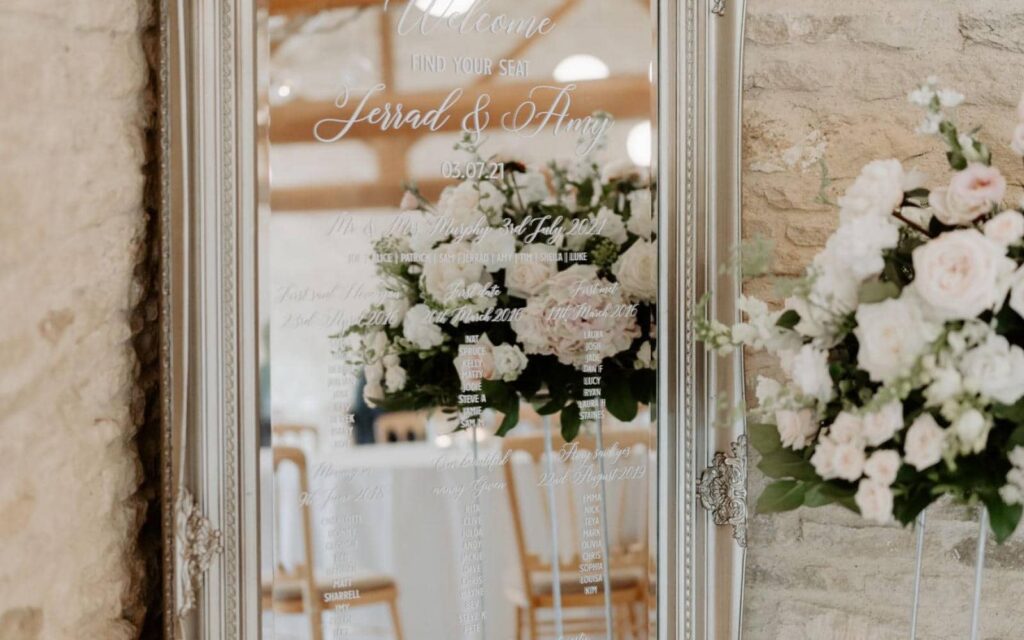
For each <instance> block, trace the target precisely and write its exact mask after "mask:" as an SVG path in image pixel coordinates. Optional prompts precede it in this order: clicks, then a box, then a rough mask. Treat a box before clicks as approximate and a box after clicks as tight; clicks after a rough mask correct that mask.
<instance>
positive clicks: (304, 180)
mask: <svg viewBox="0 0 1024 640" xmlns="http://www.w3.org/2000/svg"><path fill="white" fill-rule="evenodd" d="M268 20H269V21H268V25H267V30H266V34H267V42H266V47H267V48H268V51H269V64H268V67H267V75H266V78H267V81H268V83H269V84H268V86H267V87H266V90H267V91H266V93H267V95H268V96H269V101H270V128H269V139H270V147H269V178H270V182H269V188H270V191H269V193H270V206H269V209H268V218H269V219H268V220H266V221H265V222H264V223H263V224H264V228H263V229H262V236H261V240H262V244H261V254H262V255H263V256H265V257H266V260H267V265H266V268H265V270H264V272H263V273H264V277H263V278H262V279H261V280H260V283H259V292H260V297H261V300H262V302H263V305H264V311H265V315H264V317H265V319H266V321H265V324H264V325H263V326H262V327H261V332H262V334H263V335H264V336H265V337H264V349H265V351H264V354H263V356H264V359H263V365H262V369H261V375H262V376H263V380H262V384H263V389H264V395H263V401H264V407H265V409H264V411H265V412H264V413H263V414H262V415H261V421H262V425H263V430H264V432H263V434H262V436H261V453H260V455H261V476H262V480H261V489H262V504H261V506H262V513H263V518H262V525H261V531H260V533H261V537H262V539H263V540H264V541H266V542H265V544H264V545H263V554H264V564H263V571H264V580H263V585H264V586H263V589H264V593H263V602H264V606H265V619H266V620H267V621H268V622H267V626H266V627H265V630H264V635H265V636H267V637H275V638H308V639H310V640H323V639H326V638H337V639H340V638H373V637H379V638H395V639H402V638H453V639H454V638H467V639H468V638H474V639H477V638H494V639H509V640H511V639H518V638H528V637H529V638H538V639H539V638H543V637H551V638H554V637H560V638H561V637H588V638H623V639H624V638H637V639H639V638H650V637H654V629H655V623H656V616H657V607H656V597H657V575H656V573H657V572H656V565H655V557H656V556H655V552H656V537H655V535H656V532H657V508H656V502H655V501H656V496H657V494H656V492H657V486H656V478H657V474H656V469H657V464H658V453H657V452H658V445H657V438H656V416H655V411H656V390H657V325H658V323H657V302H658V300H657V295H658V245H657V241H658V228H657V227H658V223H657V202H656V198H657V195H656V194H657V183H656V180H655V179H652V167H653V166H656V165H655V163H654V159H655V158H656V156H657V147H656V141H657V136H656V130H655V129H654V126H652V125H653V123H656V121H657V117H656V114H657V112H656V106H657V93H656V84H655V83H654V82H653V77H654V76H653V74H654V68H655V62H656V45H657V40H656V31H655V28H656V22H655V16H654V15H653V14H652V12H651V7H650V6H649V4H648V3H647V2H646V1H645V2H636V1H633V2H622V1H620V0H609V1H601V0H589V1H586V2H580V1H578V0H553V1H552V0H536V1H532V2H513V1H510V0H494V1H491V2H486V1H484V0H477V1H476V2H474V1H473V0H412V1H409V2H404V1H403V2H394V1H392V2H388V1H382V2H369V3H367V2H333V3H331V6H330V7H329V8H325V7H322V3H316V2H308V3H304V2H289V3H271V5H270V11H269V16H268Z"/></svg>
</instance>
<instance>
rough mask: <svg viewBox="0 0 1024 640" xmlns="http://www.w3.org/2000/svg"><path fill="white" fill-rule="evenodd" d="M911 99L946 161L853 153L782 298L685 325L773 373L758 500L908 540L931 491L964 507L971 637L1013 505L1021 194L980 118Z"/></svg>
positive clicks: (1022, 484)
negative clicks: (921, 168) (972, 530)
mask: <svg viewBox="0 0 1024 640" xmlns="http://www.w3.org/2000/svg"><path fill="white" fill-rule="evenodd" d="M910 100H911V102H913V103H914V104H917V105H919V106H921V107H922V108H924V110H925V118H924V121H923V123H922V125H921V126H920V128H919V132H920V133H922V134H924V135H933V136H935V137H936V138H937V140H939V141H940V142H941V143H942V144H943V145H944V146H945V152H946V158H947V160H948V163H949V167H950V169H951V175H949V176H948V177H947V178H944V179H940V180H938V181H930V180H928V179H927V178H926V177H925V176H924V175H922V174H921V173H919V172H917V171H915V170H913V169H910V168H907V167H905V166H904V165H903V163H901V162H900V161H898V160H894V159H888V160H876V161H873V162H871V163H869V164H868V165H867V166H865V167H864V168H863V170H862V171H861V173H860V175H859V176H858V177H857V179H856V180H855V181H854V182H853V184H852V185H851V186H850V187H849V188H848V189H847V190H846V192H845V194H844V195H843V196H842V197H840V198H839V199H838V207H839V228H838V229H837V230H836V231H835V233H834V234H833V235H832V236H831V237H830V238H829V239H828V241H827V243H826V245H825V248H824V250H823V251H821V252H820V253H819V254H818V255H817V256H816V257H815V258H814V260H813V263H812V264H811V265H810V266H809V267H808V269H807V271H806V274H805V276H804V277H803V278H801V279H800V280H799V281H797V282H795V283H793V284H792V285H791V292H790V295H789V297H788V298H786V300H785V303H784V306H783V308H781V309H776V310H772V309H770V308H769V306H768V305H767V304H766V303H764V302H762V301H760V300H757V299H753V298H743V299H742V300H741V304H740V308H741V310H742V311H743V312H744V314H745V319H744V321H742V322H740V323H738V324H736V325H734V326H726V325H724V324H722V323H720V322H717V321H715V320H713V319H710V320H708V319H703V320H699V322H698V335H699V337H700V339H701V340H703V341H704V342H705V343H706V344H707V345H708V346H709V348H711V349H713V350H715V351H717V352H719V353H729V352H731V351H732V350H734V349H737V348H744V347H745V348H749V349H753V350H760V351H766V352H768V353H771V354H773V355H775V356H777V357H778V360H779V362H780V364H781V368H782V370H783V371H784V372H785V374H786V377H787V379H786V381H785V382H783V383H780V382H778V381H775V380H771V379H767V378H763V377H762V378H761V379H760V380H759V381H758V384H757V398H758V403H759V406H758V407H757V408H756V409H755V410H754V411H753V413H752V420H751V424H750V425H749V428H748V431H749V437H750V441H751V443H752V444H753V446H754V447H755V448H756V449H758V450H759V451H760V453H761V456H762V457H761V461H760V464H759V465H758V467H759V468H760V469H761V471H763V472H764V473H765V474H766V475H767V476H769V477H771V478H773V479H774V482H772V483H771V484H770V485H769V486H768V487H767V488H766V489H765V490H764V492H763V493H762V494H761V496H760V498H759V500H758V505H757V506H758V509H759V511H761V512H762V513H770V512H780V511H788V510H792V509H797V508H799V507H802V506H807V507H820V506H824V505H829V504H838V505H840V506H843V507H845V508H847V509H850V510H852V511H854V512H856V513H859V514H860V515H861V516H863V517H864V518H866V519H868V520H871V521H874V522H878V523H883V524H884V523H887V522H890V521H893V520H896V521H899V522H901V523H903V524H904V525H909V524H911V523H913V522H915V520H916V521H918V526H919V529H920V531H919V545H920V544H921V543H923V528H924V517H923V512H924V510H925V509H926V508H927V507H928V506H929V505H930V504H931V503H933V502H934V501H935V500H937V499H939V498H940V497H943V496H951V497H953V498H954V499H957V500H959V501H962V502H963V503H965V504H968V505H974V506H977V507H978V508H979V511H980V514H981V516H980V520H981V526H982V531H981V534H980V536H979V556H978V563H977V587H976V593H975V613H974V616H973V620H972V638H975V637H977V628H978V615H977V605H978V602H979V597H980V586H981V577H982V573H981V572H982V567H983V562H982V561H983V550H984V543H985V540H986V537H987V533H988V530H989V528H991V531H992V532H993V533H994V535H995V538H996V540H997V541H998V542H1000V543H1002V542H1003V541H1005V540H1006V539H1007V538H1009V537H1010V535H1011V534H1012V533H1013V532H1014V531H1015V530H1016V529H1017V527H1018V524H1019V523H1020V520H1021V516H1022V513H1024V506H1022V504H1024V266H1022V265H1024V203H1021V202H1017V203H1008V202H1007V191H1008V187H1007V179H1006V177H1004V174H1003V172H1001V171H1000V170H999V169H998V168H996V167H994V166H992V154H991V152H990V149H989V147H988V146H987V145H986V144H985V143H984V142H982V140H981V138H980V136H979V134H978V131H979V130H978V129H975V130H972V131H965V130H963V129H961V128H960V127H959V126H958V125H957V123H956V122H955V121H954V117H953V114H954V111H955V108H956V107H957V106H958V105H959V104H960V103H961V102H962V101H963V96H962V95H960V94H959V93H957V92H956V91H952V90H950V89H944V88H940V87H939V86H938V84H937V82H936V81H935V80H934V79H930V80H929V82H927V83H926V84H925V85H923V86H921V87H920V88H918V89H917V90H915V91H914V92H913V93H912V94H911V96H910ZM1018 111H1019V113H1018V115H1019V121H1020V124H1019V125H1018V126H1017V128H1016V130H1015V131H1014V132H1013V135H1012V137H1011V138H1010V147H1011V148H1012V150H1013V152H1014V153H1016V154H1017V155H1018V156H1024V100H1022V103H1021V105H1020V107H1019V109H1018ZM918 557H919V559H920V553H919V556H918ZM918 570H919V569H918ZM915 592H916V588H915ZM914 622H915V623H916V604H915V612H914Z"/></svg>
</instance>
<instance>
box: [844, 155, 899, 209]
mask: <svg viewBox="0 0 1024 640" xmlns="http://www.w3.org/2000/svg"><path fill="white" fill-rule="evenodd" d="M904 179H905V176H904V173H903V167H902V165H900V163H899V161H898V160H875V161H874V162H870V163H868V164H867V165H865V167H864V168H863V169H861V172H860V175H859V176H857V179H856V180H855V181H854V182H853V184H852V185H850V188H849V189H847V190H846V193H845V194H844V195H843V196H842V197H841V198H839V208H840V209H839V219H840V221H841V222H842V224H846V223H847V222H850V221H852V220H854V219H856V218H861V217H867V218H879V217H885V218H888V217H890V216H891V215H892V212H893V211H895V210H896V208H897V207H899V206H900V203H901V202H903V188H904Z"/></svg>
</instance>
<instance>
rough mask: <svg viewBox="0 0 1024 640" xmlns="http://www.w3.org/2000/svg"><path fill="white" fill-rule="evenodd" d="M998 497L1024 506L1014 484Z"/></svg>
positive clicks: (1000, 490)
mask: <svg viewBox="0 0 1024 640" xmlns="http://www.w3.org/2000/svg"><path fill="white" fill-rule="evenodd" d="M1022 155H1024V154H1022ZM999 497H1000V498H1002V499H1003V502H1005V503H1006V504H1011V505H1012V504H1024V492H1021V489H1020V487H1018V486H1017V485H1015V484H1007V485H1004V486H1002V487H1000V489H999Z"/></svg>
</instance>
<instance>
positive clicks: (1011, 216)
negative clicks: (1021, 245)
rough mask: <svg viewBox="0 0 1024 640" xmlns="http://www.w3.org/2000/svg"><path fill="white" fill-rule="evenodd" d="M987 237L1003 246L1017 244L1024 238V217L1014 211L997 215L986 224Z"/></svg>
mask: <svg viewBox="0 0 1024 640" xmlns="http://www.w3.org/2000/svg"><path fill="white" fill-rule="evenodd" d="M985 236H986V237H988V238H991V239H992V240H995V241H996V242H998V243H999V244H1001V245H1003V246H1009V245H1011V244H1017V243H1018V242H1020V239H1021V238H1024V215H1021V213H1020V211H1014V210H1013V209H1010V210H1007V211H1003V212H1002V213H999V214H996V215H995V216H994V217H993V218H992V219H991V220H989V221H988V222H986V223H985Z"/></svg>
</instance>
